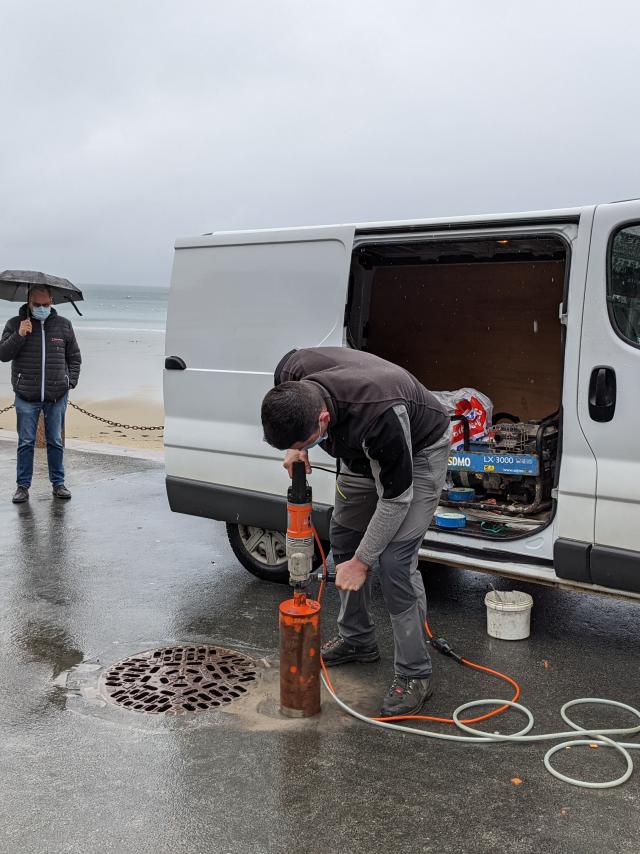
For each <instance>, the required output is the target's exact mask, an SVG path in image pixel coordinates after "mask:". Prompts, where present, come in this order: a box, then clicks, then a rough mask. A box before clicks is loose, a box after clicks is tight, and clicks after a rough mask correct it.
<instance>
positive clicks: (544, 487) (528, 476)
mask: <svg viewBox="0 0 640 854" xmlns="http://www.w3.org/2000/svg"><path fill="white" fill-rule="evenodd" d="M457 417H460V416H457ZM498 417H500V416H498ZM503 417H509V419H510V423H508V422H506V421H505V422H500V421H498V423H495V422H494V424H493V426H492V428H491V430H490V431H489V434H488V436H487V438H486V440H483V441H481V442H476V441H468V440H465V447H464V449H462V450H458V451H453V450H452V452H451V455H450V457H449V478H450V483H453V486H454V488H455V487H456V486H457V487H463V488H465V489H469V488H471V489H473V490H474V492H475V497H474V498H473V500H472V501H468V502H467V501H462V502H461V501H450V500H447V498H446V496H443V500H442V501H441V502H440V503H441V504H444V505H447V506H456V507H461V506H462V507H464V506H466V507H475V508H477V509H484V510H494V511H498V512H501V513H506V514H508V515H514V516H521V515H531V514H534V513H537V512H539V511H541V510H544V509H546V508H548V507H549V506H550V503H551V490H552V489H553V485H554V479H555V469H556V459H557V451H558V435H559V416H558V415H553V416H550V417H549V418H545V419H543V420H542V421H529V422H520V421H515V419H514V418H513V416H503ZM496 420H497V419H496Z"/></svg>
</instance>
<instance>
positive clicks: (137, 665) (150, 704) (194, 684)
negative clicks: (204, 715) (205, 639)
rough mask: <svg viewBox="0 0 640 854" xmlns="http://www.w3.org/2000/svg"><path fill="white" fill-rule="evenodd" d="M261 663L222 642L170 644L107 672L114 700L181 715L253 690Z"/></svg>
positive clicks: (152, 711) (107, 686)
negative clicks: (258, 663)
mask: <svg viewBox="0 0 640 854" xmlns="http://www.w3.org/2000/svg"><path fill="white" fill-rule="evenodd" d="M256 678H257V676H256V663H255V661H253V660H252V659H251V658H247V657H246V656H245V655H242V654H241V653H239V652H235V650H232V649H223V648H222V647H219V646H169V647H165V648H163V649H151V650H148V651H147V652H140V653H138V655H134V656H132V657H131V658H126V659H125V660H124V661H120V662H118V664H114V665H113V666H112V667H110V668H109V670H107V671H106V673H105V674H104V675H103V677H102V686H103V689H104V692H105V693H106V695H107V696H108V697H109V699H110V700H111V701H112V702H113V703H117V705H119V706H123V707H124V708H126V709H130V710H131V711H134V712H146V713H148V714H154V715H160V714H165V715H180V714H184V713H186V712H199V711H206V710H207V709H215V708H217V707H218V706H222V705H224V704H225V703H231V702H233V700H237V699H239V698H240V697H242V696H243V695H244V694H246V693H247V691H248V689H249V686H250V685H251V683H253V682H255V681H256Z"/></svg>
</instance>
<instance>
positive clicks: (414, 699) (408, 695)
mask: <svg viewBox="0 0 640 854" xmlns="http://www.w3.org/2000/svg"><path fill="white" fill-rule="evenodd" d="M432 694H433V684H432V682H431V677H427V678H426V679H409V678H408V677H407V676H397V675H396V677H395V679H394V680H393V682H392V683H391V687H390V688H389V690H388V691H387V696H386V697H385V698H384V702H383V703H382V710H381V712H380V716H381V717H383V718H390V717H393V716H394V715H415V714H417V713H418V712H419V711H420V709H421V708H422V707H423V706H424V704H425V703H426V702H427V700H428V699H429V697H431V695H432Z"/></svg>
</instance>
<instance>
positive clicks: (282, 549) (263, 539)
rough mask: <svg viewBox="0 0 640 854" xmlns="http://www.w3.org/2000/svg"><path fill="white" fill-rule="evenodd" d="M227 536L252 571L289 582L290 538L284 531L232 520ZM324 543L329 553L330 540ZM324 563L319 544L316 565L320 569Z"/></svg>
mask: <svg viewBox="0 0 640 854" xmlns="http://www.w3.org/2000/svg"><path fill="white" fill-rule="evenodd" d="M227 536H228V538H229V545H230V546H231V548H232V550H233V553H234V555H235V556H236V557H237V558H238V560H239V561H240V563H241V564H242V566H244V568H245V569H248V570H249V572H250V573H251V574H252V575H255V576H257V577H258V578H261V579H262V580H263V581H275V582H277V583H278V584H287V583H288V581H289V570H288V567H287V539H286V536H285V534H284V533H283V532H282V531H270V530H268V529H267V528H257V527H255V526H254V525H235V524H232V523H231V522H228V523H227ZM322 547H323V549H324V550H325V554H328V552H329V544H328V543H323V544H322ZM321 563H322V559H321V557H320V555H319V554H318V548H317V546H316V551H315V554H314V558H313V568H314V569H317V568H318V566H320V564H321Z"/></svg>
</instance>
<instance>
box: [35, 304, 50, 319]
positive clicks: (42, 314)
mask: <svg viewBox="0 0 640 854" xmlns="http://www.w3.org/2000/svg"><path fill="white" fill-rule="evenodd" d="M50 314H51V306H50V305H46V306H45V305H38V306H33V307H32V309H31V315H32V317H33V318H34V319H35V320H46V319H47V317H49V315H50Z"/></svg>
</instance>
